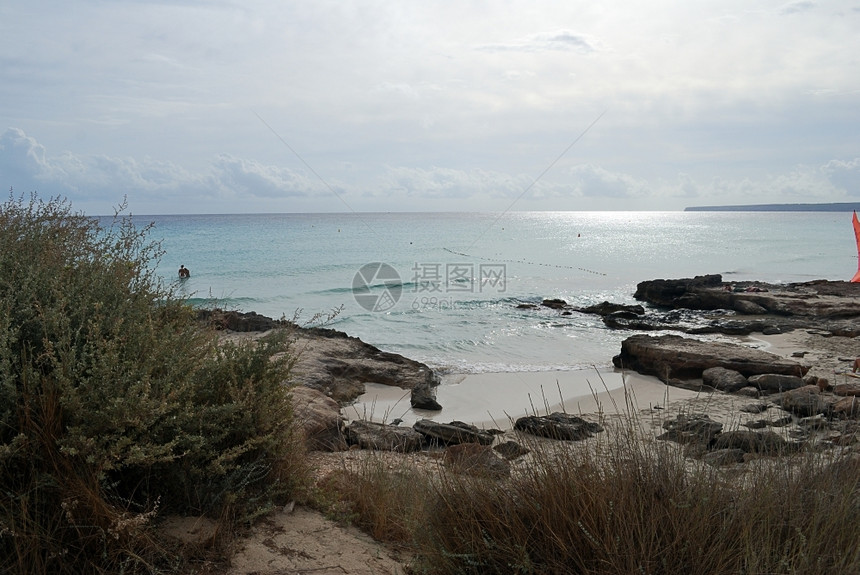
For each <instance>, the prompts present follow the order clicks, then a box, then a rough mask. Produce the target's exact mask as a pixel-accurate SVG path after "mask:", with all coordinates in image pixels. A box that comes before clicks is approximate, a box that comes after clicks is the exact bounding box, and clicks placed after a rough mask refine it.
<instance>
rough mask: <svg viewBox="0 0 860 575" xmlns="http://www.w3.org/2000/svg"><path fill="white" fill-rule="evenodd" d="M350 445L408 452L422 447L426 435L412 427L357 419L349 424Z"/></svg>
mask: <svg viewBox="0 0 860 575" xmlns="http://www.w3.org/2000/svg"><path fill="white" fill-rule="evenodd" d="M347 436H348V437H349V443H350V445H357V446H358V447H360V448H362V449H376V450H380V451H397V452H401V453H407V452H410V451H418V450H419V449H421V447H422V445H423V442H424V436H423V435H421V434H420V433H418V432H417V431H415V430H414V429H412V428H410V427H397V426H396V425H385V424H383V423H375V422H373V421H361V420H356V421H353V422H352V423H350V424H349V427H348V428H347Z"/></svg>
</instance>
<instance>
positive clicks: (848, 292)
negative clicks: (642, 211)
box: [633, 275, 860, 337]
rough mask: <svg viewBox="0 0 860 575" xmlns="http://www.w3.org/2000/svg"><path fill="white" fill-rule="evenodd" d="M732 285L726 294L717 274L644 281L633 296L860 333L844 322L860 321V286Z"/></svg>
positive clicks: (820, 282)
mask: <svg viewBox="0 0 860 575" xmlns="http://www.w3.org/2000/svg"><path fill="white" fill-rule="evenodd" d="M733 286H734V287H733V289H728V290H727V289H726V288H727V287H728V286H726V285H725V284H723V283H722V277H721V276H719V275H708V276H697V277H695V278H684V279H676V280H663V279H659V280H650V281H645V282H640V283H639V284H638V285H637V286H636V293H635V294H634V296H633V297H635V298H636V299H638V300H642V301H646V302H648V303H650V304H652V305H655V306H658V307H662V308H670V309H677V308H686V309H695V310H703V311H710V310H718V309H730V310H736V311H738V312H740V313H742V314H745V315H764V314H765V313H766V314H769V315H776V316H784V317H789V318H805V320H806V321H805V324H806V325H807V326H808V327H819V326H820V325H821V324H822V323H826V324H828V325H831V324H832V325H833V327H834V329H836V330H837V331H839V332H840V333H843V332H844V333H853V334H854V335H857V333H858V332H860V325H857V323H856V322H854V325H853V326H852V325H848V324H844V323H842V320H850V319H856V318H857V317H860V297H858V296H860V284H857V283H853V284H852V283H851V282H842V281H838V282H834V281H827V280H816V281H811V282H804V283H793V284H785V285H782V284H781V285H773V284H751V283H749V282H738V283H736V284H733ZM810 320H814V321H810ZM801 323H804V322H801ZM799 326H800V324H796V325H795V327H799ZM819 329H823V328H820V327H819ZM827 331H831V332H832V331H833V329H829V330H827ZM851 337H853V336H851Z"/></svg>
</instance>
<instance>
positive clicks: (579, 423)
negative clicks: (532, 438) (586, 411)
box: [514, 412, 603, 441]
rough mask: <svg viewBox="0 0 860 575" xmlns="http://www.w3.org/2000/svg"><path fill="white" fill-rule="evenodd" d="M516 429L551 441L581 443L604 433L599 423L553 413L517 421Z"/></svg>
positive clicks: (529, 416) (531, 416)
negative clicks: (596, 434)
mask: <svg viewBox="0 0 860 575" xmlns="http://www.w3.org/2000/svg"><path fill="white" fill-rule="evenodd" d="M514 429H516V430H517V431H522V432H524V433H529V434H531V435H536V436H538V437H547V438H549V439H558V440H561V441H581V440H583V439H588V438H589V437H592V436H593V435H594V434H595V433H600V432H602V431H603V427H601V426H600V425H598V424H597V423H592V422H590V421H586V420H584V419H582V418H581V417H578V416H576V415H569V414H567V413H558V412H556V413H552V414H550V415H528V416H526V417H521V418H519V419H517V421H516V422H515V423H514Z"/></svg>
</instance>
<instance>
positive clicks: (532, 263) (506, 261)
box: [442, 248, 607, 276]
mask: <svg viewBox="0 0 860 575" xmlns="http://www.w3.org/2000/svg"><path fill="white" fill-rule="evenodd" d="M442 249H443V250H445V251H446V252H448V253H451V254H454V255H457V256H462V257H464V258H472V259H478V260H484V261H487V262H499V263H509V264H525V265H530V266H543V267H547V268H557V269H566V270H579V271H581V272H586V273H589V274H594V275H596V276H605V275H607V274H605V273H603V272H596V271H594V270H590V269H587V268H581V267H578V266H566V265H561V264H545V263H542V262H530V261H528V260H505V259H501V258H487V257H484V256H476V255H469V254H464V253H463V252H456V251H454V250H452V249H450V248H442Z"/></svg>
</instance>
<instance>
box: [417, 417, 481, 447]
mask: <svg viewBox="0 0 860 575" xmlns="http://www.w3.org/2000/svg"><path fill="white" fill-rule="evenodd" d="M412 428H413V429H414V430H415V431H417V432H418V433H420V434H422V435H424V436H426V437H427V439H428V440H429V441H430V442H431V443H436V444H442V445H457V444H459V443H479V444H481V445H491V444H492V443H493V441H494V440H495V436H494V435H493V434H492V433H489V432H487V431H482V430H480V429H478V428H477V427H475V426H474V425H469V424H468V423H463V422H462V421H452V422H451V423H437V422H435V421H432V420H430V419H419V420H418V421H416V422H415V424H414V425H413V426H412Z"/></svg>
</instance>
